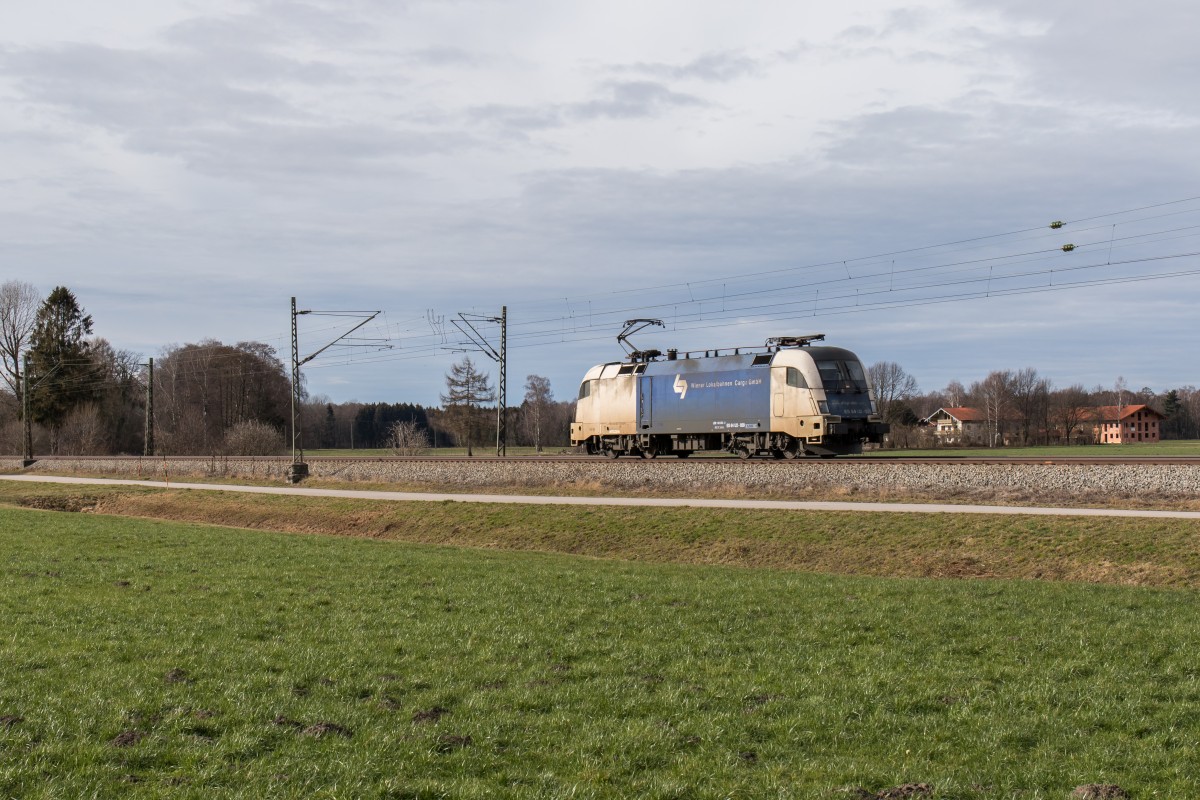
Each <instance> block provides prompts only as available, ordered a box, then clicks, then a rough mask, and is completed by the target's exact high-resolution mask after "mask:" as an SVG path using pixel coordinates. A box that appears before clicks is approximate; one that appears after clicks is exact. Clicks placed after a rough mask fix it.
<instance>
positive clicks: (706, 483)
mask: <svg viewBox="0 0 1200 800" xmlns="http://www.w3.org/2000/svg"><path fill="white" fill-rule="evenodd" d="M288 466H289V464H288V462H287V461H285V460H276V459H239V458H222V457H213V458H195V459H189V460H171V461H164V460H162V459H154V458H144V459H103V458H100V459H86V460H84V459H80V460H70V459H61V458H60V459H55V460H52V461H51V460H44V461H38V462H35V463H34V464H33V465H32V466H30V467H28V468H26V469H24V470H21V462H20V460H18V459H0V469H7V470H12V471H17V470H20V471H23V472H30V473H38V472H45V473H76V474H87V475H104V476H110V477H122V478H140V479H145V480H154V481H163V480H165V481H170V480H186V479H195V478H209V479H222V478H227V479H239V480H246V479H249V480H256V481H264V482H283V481H286V479H287V470H288ZM308 466H309V476H310V480H318V481H326V480H328V481H341V482H348V483H372V484H395V485H399V486H404V487H429V488H430V489H435V488H436V489H439V490H451V491H453V490H454V489H455V488H459V489H462V490H464V491H477V490H484V491H486V490H497V489H504V490H513V489H520V488H522V487H525V488H528V489H531V490H532V489H537V490H546V489H554V490H561V491H563V492H564V493H573V492H574V491H586V492H588V493H596V492H604V491H613V492H655V493H668V494H675V495H681V496H682V495H687V494H689V493H708V492H714V491H717V492H723V493H726V494H728V493H729V492H731V491H737V490H745V491H747V492H751V493H754V494H757V495H768V496H779V497H788V496H796V497H802V496H803V495H805V494H806V493H809V492H813V491H818V490H819V491H821V492H824V493H838V494H851V495H853V494H857V493H863V494H867V495H878V494H897V495H906V494H915V495H919V496H925V497H930V498H937V497H943V498H952V497H971V496H976V497H978V496H997V495H1013V496H1020V497H1028V498H1038V497H1080V498H1087V499H1088V500H1089V501H1093V502H1094V501H1097V500H1102V499H1103V498H1106V497H1107V498H1112V499H1114V500H1119V499H1126V498H1130V499H1136V498H1172V499H1186V500H1200V464H1194V465H1193V464H1183V465H1180V464H1136V463H1132V464H1131V463H1122V464H1070V463H1062V462H1059V463H1055V464H1027V463H1026V464H995V463H990V464H970V463H963V464H946V463H929V464H922V463H916V464H914V463H896V464H880V463H878V462H874V463H856V462H854V461H832V460H831V461H819V462H803V463H801V462H786V461H785V462H767V461H739V460H732V459H729V460H726V459H720V460H717V459H694V460H691V461H689V462H687V463H682V464H681V463H672V464H670V465H662V464H656V463H655V462H652V461H641V460H633V459H628V460H620V461H603V460H599V459H597V460H596V461H594V462H591V461H582V462H581V461H554V460H545V461H539V460H535V459H529V460H522V461H493V460H490V459H479V460H477V461H462V460H446V461H438V460H420V461H338V460H334V459H320V458H314V459H310V460H309V461H308Z"/></svg>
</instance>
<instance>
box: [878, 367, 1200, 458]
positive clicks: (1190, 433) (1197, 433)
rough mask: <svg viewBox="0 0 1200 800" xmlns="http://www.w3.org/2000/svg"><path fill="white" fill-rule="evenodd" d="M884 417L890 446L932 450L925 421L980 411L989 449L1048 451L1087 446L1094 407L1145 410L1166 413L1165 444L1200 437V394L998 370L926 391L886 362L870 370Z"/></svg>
mask: <svg viewBox="0 0 1200 800" xmlns="http://www.w3.org/2000/svg"><path fill="white" fill-rule="evenodd" d="M869 372H870V375H871V383H872V386H873V387H874V389H875V395H876V400H877V402H878V404H879V412H880V414H881V415H882V416H883V417H884V419H885V420H886V421H887V422H888V423H890V424H891V426H892V432H891V434H890V436H889V439H888V444H889V445H891V446H894V447H927V446H930V445H931V444H935V443H936V439H935V437H934V435H933V432H932V430H931V429H930V428H928V427H926V426H923V425H921V422H922V421H923V420H925V419H927V418H928V417H930V416H931V415H932V414H934V413H936V412H937V410H938V409H939V408H963V407H967V408H974V409H977V410H978V411H979V412H980V414H981V415H982V417H983V421H984V424H985V429H986V430H987V431H988V433H989V435H988V441H987V442H986V443H987V444H991V445H995V444H1010V445H1044V444H1073V443H1081V442H1089V441H1090V436H1091V430H1092V425H1093V420H1094V418H1095V413H1096V409H1099V408H1103V407H1108V406H1130V405H1137V404H1144V405H1147V406H1149V407H1151V408H1153V409H1154V410H1155V411H1158V412H1159V413H1160V414H1162V415H1163V416H1164V417H1165V419H1164V421H1163V423H1162V425H1161V427H1160V435H1161V438H1163V439H1197V438H1200V389H1197V388H1196V387H1195V386H1190V385H1188V386H1180V387H1177V388H1174V389H1170V390H1168V391H1165V392H1161V393H1160V392H1155V391H1154V390H1153V389H1151V388H1150V387H1148V386H1146V387H1142V388H1141V389H1137V390H1134V389H1131V388H1130V387H1129V386H1128V385H1127V384H1126V381H1125V379H1124V378H1121V377H1118V378H1117V379H1116V380H1115V381H1114V383H1113V385H1112V386H1094V387H1092V388H1090V389H1089V388H1085V387H1084V386H1083V385H1082V384H1073V385H1070V386H1063V387H1056V386H1055V385H1054V382H1053V381H1052V380H1051V379H1050V378H1048V377H1046V376H1043V375H1040V374H1039V373H1038V371H1037V370H1036V369H1034V368H1033V367H1026V368H1024V369H1020V370H994V371H992V372H990V373H988V375H987V377H986V378H984V379H983V380H979V381H975V382H973V383H971V384H970V385H969V386H964V385H963V384H962V383H961V382H959V381H956V380H955V381H951V382H950V383H949V384H947V385H946V387H945V388H943V389H940V390H935V391H929V392H921V391H920V388H919V387H918V384H917V380H916V378H915V377H913V376H912V375H910V374H909V373H908V372H906V371H905V370H904V369H903V367H901V366H900V365H899V364H896V363H894V362H890V361H881V362H878V363H876V364H873V365H871V367H870V368H869Z"/></svg>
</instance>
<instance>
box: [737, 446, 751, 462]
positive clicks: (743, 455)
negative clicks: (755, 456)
mask: <svg viewBox="0 0 1200 800" xmlns="http://www.w3.org/2000/svg"><path fill="white" fill-rule="evenodd" d="M737 457H738V458H740V459H742V460H743V461H745V460H746V459H747V458H749V457H750V448H749V447H739V448H738V450H737Z"/></svg>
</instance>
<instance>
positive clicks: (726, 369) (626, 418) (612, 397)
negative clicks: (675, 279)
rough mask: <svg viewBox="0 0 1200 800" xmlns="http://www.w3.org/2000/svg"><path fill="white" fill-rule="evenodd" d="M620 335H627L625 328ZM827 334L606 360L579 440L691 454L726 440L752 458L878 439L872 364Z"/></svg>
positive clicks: (574, 428)
mask: <svg viewBox="0 0 1200 800" xmlns="http://www.w3.org/2000/svg"><path fill="white" fill-rule="evenodd" d="M618 338H620V337H618ZM824 338H825V337H824V335H823V334H814V335H810V336H788V337H777V338H773V339H768V340H767V343H766V345H765V346H764V347H762V348H749V349H747V348H737V349H730V350H727V351H726V350H721V351H702V354H701V353H700V352H694V353H682V354H681V353H679V352H677V351H675V350H668V351H667V353H666V355H665V357H664V356H663V354H662V353H660V352H659V351H656V350H647V351H639V350H634V351H632V352H631V353H630V357H629V359H628V360H627V361H623V362H613V363H609V364H598V365H596V366H594V367H592V368H591V369H590V370H588V372H587V374H586V375H585V376H584V379H583V383H582V384H580V387H579V402H578V404H577V406H576V411H575V422H574V423H573V424H572V425H571V442H572V444H575V445H580V446H582V447H584V448H585V449H586V451H587V452H589V453H598V454H604V455H606V456H609V457H611V458H615V457H617V456H619V455H625V454H628V455H640V456H641V457H643V458H654V457H656V456H659V455H675V456H678V457H680V458H686V457H687V456H690V455H691V454H692V453H694V452H697V451H701V450H726V451H729V452H733V453H736V454H738V455H739V456H741V457H742V458H749V457H750V456H752V455H770V456H774V457H776V458H796V457H797V456H824V457H831V456H836V455H848V454H853V453H861V452H862V447H863V443H864V442H879V441H880V440H881V439H882V437H883V435H884V434H885V433H887V430H888V426H887V425H886V424H885V423H884V422H883V421H882V419H881V418H880V417H879V414H878V410H877V408H876V404H875V399H874V396H873V393H872V389H871V383H870V379H869V377H868V375H867V371H866V370H865V369H863V365H862V362H861V361H859V359H858V356H856V355H855V354H854V353H852V352H850V351H849V350H843V349H842V348H840V347H825V346H814V345H813V343H814V342H819V341H822V340H823V339H824Z"/></svg>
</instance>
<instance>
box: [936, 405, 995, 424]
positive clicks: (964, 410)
mask: <svg viewBox="0 0 1200 800" xmlns="http://www.w3.org/2000/svg"><path fill="white" fill-rule="evenodd" d="M943 412H945V413H946V414H948V415H950V416H951V417H954V418H955V419H956V420H958V421H959V422H986V421H987V415H985V414H984V413H983V412H982V411H980V410H979V409H978V408H968V407H966V406H955V407H952V408H939V409H938V410H937V411H935V412H933V413H932V414H930V415H929V416H928V417H926V418H925V421H926V422H929V421H931V420H933V418H934V417H936V416H937V415H938V414H941V413H943Z"/></svg>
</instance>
